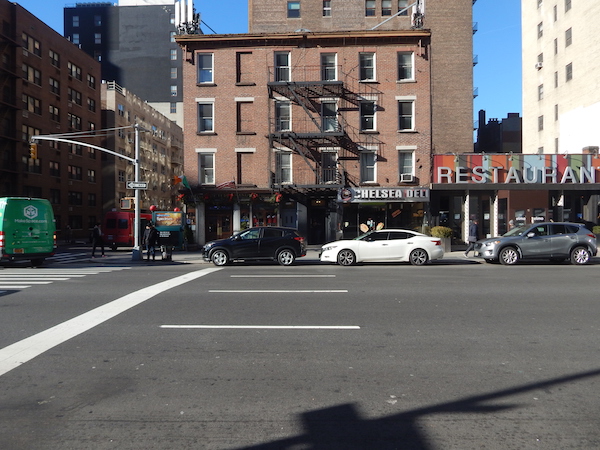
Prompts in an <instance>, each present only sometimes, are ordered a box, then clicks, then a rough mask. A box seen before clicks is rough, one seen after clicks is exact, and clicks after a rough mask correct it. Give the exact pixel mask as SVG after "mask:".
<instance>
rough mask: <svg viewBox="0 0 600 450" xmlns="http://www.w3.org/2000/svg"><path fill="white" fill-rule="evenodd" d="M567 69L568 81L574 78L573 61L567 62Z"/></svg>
mask: <svg viewBox="0 0 600 450" xmlns="http://www.w3.org/2000/svg"><path fill="white" fill-rule="evenodd" d="M565 71H566V79H567V81H571V80H572V79H573V63H569V64H567V66H566V67H565Z"/></svg>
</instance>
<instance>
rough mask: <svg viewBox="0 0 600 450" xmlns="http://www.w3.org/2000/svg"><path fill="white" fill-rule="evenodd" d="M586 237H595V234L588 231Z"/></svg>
mask: <svg viewBox="0 0 600 450" xmlns="http://www.w3.org/2000/svg"><path fill="white" fill-rule="evenodd" d="M587 237H591V238H593V239H596V235H595V234H592V233H589V234H588V235H587Z"/></svg>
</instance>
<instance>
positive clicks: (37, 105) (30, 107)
mask: <svg viewBox="0 0 600 450" xmlns="http://www.w3.org/2000/svg"><path fill="white" fill-rule="evenodd" d="M22 100H23V109H25V110H27V111H29V112H31V113H34V114H38V115H41V114H42V106H41V105H42V103H41V101H40V100H39V99H37V98H35V97H32V96H30V95H27V94H23V96H22Z"/></svg>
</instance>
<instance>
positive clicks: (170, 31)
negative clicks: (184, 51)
mask: <svg viewBox="0 0 600 450" xmlns="http://www.w3.org/2000/svg"><path fill="white" fill-rule="evenodd" d="M190 1H192V0H190ZM178 5H179V2H178V1H177V0H120V1H119V2H118V4H114V3H112V2H107V3H101V2H93V3H77V4H76V5H75V6H74V7H66V8H65V9H64V31H65V37H67V38H68V39H69V40H71V41H72V42H73V43H74V44H76V45H78V46H79V47H80V48H81V49H82V50H83V51H85V52H86V53H88V54H89V55H91V56H92V57H93V58H94V59H96V60H98V61H99V62H100V64H101V65H102V79H103V80H107V81H114V82H116V83H117V84H118V85H120V86H123V87H124V88H126V89H128V90H129V91H131V92H133V93H135V95H137V96H138V97H140V98H142V99H144V100H145V101H147V102H148V103H149V104H150V105H151V106H152V107H153V108H155V109H156V110H157V111H159V112H160V113H162V114H163V115H164V116H166V117H168V118H169V119H171V120H173V121H175V122H177V123H178V124H179V125H180V126H181V125H182V124H183V108H182V102H183V93H182V75H181V72H182V58H181V50H180V49H179V46H178V45H177V43H176V42H175V40H174V35H175V33H176V30H177V25H178V24H176V15H177V14H176V7H177V6H178Z"/></svg>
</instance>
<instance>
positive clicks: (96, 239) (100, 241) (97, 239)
mask: <svg viewBox="0 0 600 450" xmlns="http://www.w3.org/2000/svg"><path fill="white" fill-rule="evenodd" d="M96 247H100V250H101V251H102V257H103V258H104V257H105V256H106V255H104V236H103V234H102V228H101V227H100V222H96V225H95V226H94V229H93V230H92V258H95V257H96Z"/></svg>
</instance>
